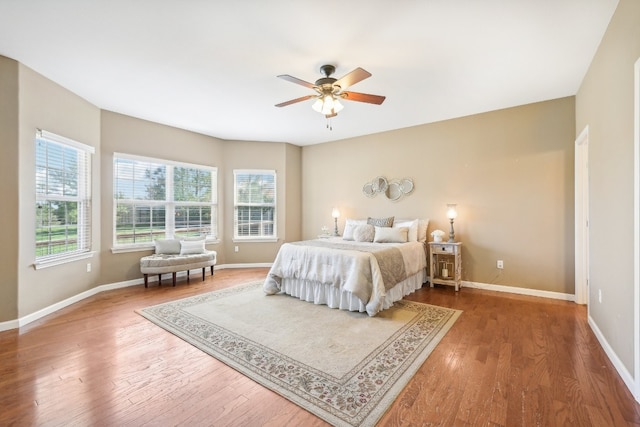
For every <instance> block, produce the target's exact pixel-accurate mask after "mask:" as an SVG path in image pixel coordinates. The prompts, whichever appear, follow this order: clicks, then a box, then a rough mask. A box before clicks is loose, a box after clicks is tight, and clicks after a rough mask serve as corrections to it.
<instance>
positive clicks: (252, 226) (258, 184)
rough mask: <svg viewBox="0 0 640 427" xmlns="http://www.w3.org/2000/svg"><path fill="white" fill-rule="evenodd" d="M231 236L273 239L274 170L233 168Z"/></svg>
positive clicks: (274, 218)
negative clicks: (232, 223) (232, 227)
mask: <svg viewBox="0 0 640 427" xmlns="http://www.w3.org/2000/svg"><path fill="white" fill-rule="evenodd" d="M233 177H234V233H233V236H234V239H237V240H242V239H245V240H260V239H265V240H267V239H269V240H270V239H275V238H276V237H277V230H276V171H274V170H234V171H233Z"/></svg>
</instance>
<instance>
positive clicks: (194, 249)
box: [180, 240, 205, 255]
mask: <svg viewBox="0 0 640 427" xmlns="http://www.w3.org/2000/svg"><path fill="white" fill-rule="evenodd" d="M204 252H205V249H204V240H191V241H189V240H182V241H181V242H180V255H190V254H203V253H204Z"/></svg>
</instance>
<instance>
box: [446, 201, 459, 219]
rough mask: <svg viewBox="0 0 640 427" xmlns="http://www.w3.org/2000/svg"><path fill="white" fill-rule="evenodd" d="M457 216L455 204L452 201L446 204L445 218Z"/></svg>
mask: <svg viewBox="0 0 640 427" xmlns="http://www.w3.org/2000/svg"><path fill="white" fill-rule="evenodd" d="M457 216H458V210H457V209H456V205H455V204H454V203H449V204H447V218H449V219H456V217H457Z"/></svg>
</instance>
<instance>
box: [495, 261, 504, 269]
mask: <svg viewBox="0 0 640 427" xmlns="http://www.w3.org/2000/svg"><path fill="white" fill-rule="evenodd" d="M496 267H498V268H499V269H500V270H502V269H503V268H504V261H503V260H501V259H499V260H498V262H497V263H496Z"/></svg>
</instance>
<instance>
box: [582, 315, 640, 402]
mask: <svg viewBox="0 0 640 427" xmlns="http://www.w3.org/2000/svg"><path fill="white" fill-rule="evenodd" d="M587 320H588V322H589V326H591V330H592V331H593V333H594V334H595V336H596V338H597V339H598V342H599V343H600V345H601V346H602V349H603V350H604V352H605V353H606V354H607V357H608V358H609V360H610V361H611V363H613V367H614V368H616V371H618V374H619V375H620V377H621V378H622V381H624V383H625V384H626V386H627V388H628V389H629V391H631V394H632V395H634V396H633V397H634V398H635V399H636V402H638V403H640V396H639V395H638V394H637V393H634V389H635V379H634V378H633V375H631V373H630V372H629V371H628V370H627V368H626V367H625V366H624V363H622V361H621V360H620V358H618V355H617V354H616V352H615V351H614V350H613V348H611V346H610V345H609V342H608V341H607V340H606V339H605V337H604V335H602V332H600V328H598V325H597V324H596V322H595V321H594V320H593V318H592V317H591V316H589V317H588V319H587Z"/></svg>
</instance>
